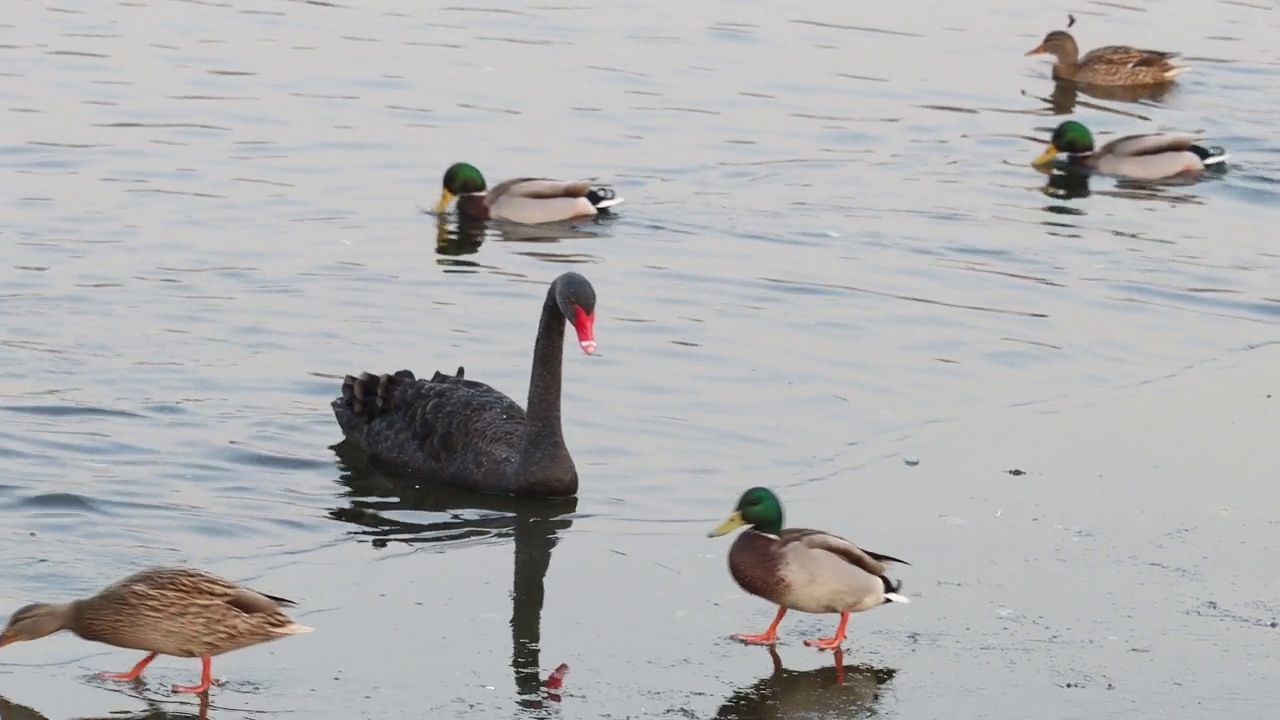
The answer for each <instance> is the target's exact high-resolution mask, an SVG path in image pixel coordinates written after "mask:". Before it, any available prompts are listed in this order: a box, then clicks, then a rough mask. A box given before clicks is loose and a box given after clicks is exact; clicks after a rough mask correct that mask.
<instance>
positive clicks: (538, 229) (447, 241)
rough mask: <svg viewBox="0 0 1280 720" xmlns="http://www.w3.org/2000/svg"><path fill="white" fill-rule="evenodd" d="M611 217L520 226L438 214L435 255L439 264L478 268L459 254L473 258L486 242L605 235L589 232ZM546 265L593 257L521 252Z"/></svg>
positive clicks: (477, 264)
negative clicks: (543, 261)
mask: <svg viewBox="0 0 1280 720" xmlns="http://www.w3.org/2000/svg"><path fill="white" fill-rule="evenodd" d="M611 217H612V216H609V215H600V216H597V217H595V218H590V219H589V221H587V222H573V221H566V222H558V223H544V224H541V225H521V224H520V223H512V222H502V221H486V220H476V219H475V218H470V217H466V216H461V217H458V218H457V219H456V222H454V223H452V224H451V223H450V221H449V217H448V216H445V215H440V216H437V217H436V218H435V222H436V254H437V255H443V256H445V257H442V258H440V260H439V262H440V264H445V265H453V266H459V265H460V266H473V267H478V266H479V263H476V262H474V261H470V260H462V259H461V256H463V255H474V254H475V253H478V252H480V246H482V245H484V243H485V242H486V241H493V242H515V243H545V244H550V243H557V242H559V241H561V240H571V239H585V238H600V237H604V236H605V234H606V233H604V232H603V231H593V230H592V228H601V229H602V226H604V225H606V224H608V223H609V222H610V221H611V220H610V218H611ZM523 254H526V255H530V256H533V257H537V258H539V259H543V260H547V261H549V262H589V261H590V260H591V259H592V258H593V256H591V255H587V254H583V253H568V252H562V253H552V252H546V251H539V252H532V251H530V252H526V253H523Z"/></svg>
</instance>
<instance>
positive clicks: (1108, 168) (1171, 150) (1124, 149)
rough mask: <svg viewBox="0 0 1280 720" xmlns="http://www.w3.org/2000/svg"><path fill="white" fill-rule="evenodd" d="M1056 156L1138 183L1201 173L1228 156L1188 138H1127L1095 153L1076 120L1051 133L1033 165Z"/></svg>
mask: <svg viewBox="0 0 1280 720" xmlns="http://www.w3.org/2000/svg"><path fill="white" fill-rule="evenodd" d="M1058 153H1067V160H1068V162H1070V163H1071V164H1073V165H1081V166H1084V167H1087V168H1089V169H1091V170H1096V171H1098V172H1100V173H1103V174H1106V175H1118V176H1121V177H1127V178H1134V179H1137V180H1159V179H1161V178H1167V177H1172V176H1174V175H1177V174H1179V173H1184V172H1200V171H1202V170H1204V169H1205V167H1206V166H1209V165H1217V164H1219V163H1222V162H1225V161H1226V160H1227V157H1228V155H1227V154H1226V151H1225V150H1223V149H1222V148H1220V147H1216V146H1215V147H1204V146H1203V145H1197V144H1195V138H1193V137H1192V136H1190V135H1168V134H1165V135H1161V134H1151V135H1129V136H1127V137H1122V138H1118V139H1116V140H1112V141H1111V142H1109V143H1107V144H1106V145H1103V146H1102V147H1101V148H1100V149H1098V150H1094V148H1093V133H1091V132H1089V128H1087V127H1085V126H1084V125H1082V124H1080V123H1078V122H1076V121H1075V120H1068V121H1066V122H1064V123H1062V124H1061V125H1059V126H1058V127H1057V129H1055V130H1054V131H1053V139H1052V140H1051V141H1050V142H1049V147H1048V148H1046V149H1045V151H1044V152H1043V153H1041V155H1040V157H1038V158H1036V159H1035V160H1034V161H1033V162H1032V164H1033V165H1044V164H1046V163H1050V162H1052V161H1053V159H1054V158H1055V157H1056V156H1057V155H1058Z"/></svg>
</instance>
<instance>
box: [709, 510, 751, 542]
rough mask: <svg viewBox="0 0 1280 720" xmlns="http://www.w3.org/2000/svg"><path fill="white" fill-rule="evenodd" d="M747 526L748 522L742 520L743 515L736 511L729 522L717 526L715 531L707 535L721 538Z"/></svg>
mask: <svg viewBox="0 0 1280 720" xmlns="http://www.w3.org/2000/svg"><path fill="white" fill-rule="evenodd" d="M746 524H747V521H746V520H743V519H742V513H740V512H738V511H737V510H735V511H734V512H733V514H732V515H730V516H729V519H728V520H725V521H724V522H722V523H720V524H719V525H718V526H716V529H715V530H712V531H711V532H709V533H707V537H720V536H721V535H724V534H726V533H731V532H733V531H734V530H737V529H738V528H740V527H742V526H743V525H746Z"/></svg>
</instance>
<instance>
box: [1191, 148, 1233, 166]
mask: <svg viewBox="0 0 1280 720" xmlns="http://www.w3.org/2000/svg"><path fill="white" fill-rule="evenodd" d="M1191 152H1193V153H1195V154H1196V156H1197V157H1199V158H1200V162H1202V163H1204V164H1205V165H1217V164H1218V163H1223V162H1226V161H1227V158H1228V157H1230V156H1229V155H1227V150H1226V148H1224V147H1222V146H1220V145H1213V146H1210V147H1205V146H1203V145H1192V146H1191Z"/></svg>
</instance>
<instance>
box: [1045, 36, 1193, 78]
mask: <svg viewBox="0 0 1280 720" xmlns="http://www.w3.org/2000/svg"><path fill="white" fill-rule="evenodd" d="M1044 54H1049V55H1053V56H1054V58H1056V59H1057V62H1055V63H1054V64H1053V79H1054V80H1070V81H1072V82H1077V83H1080V84H1082V85H1160V84H1162V83H1168V82H1172V81H1173V79H1174V78H1175V77H1177V76H1178V74H1179V73H1182V72H1185V71H1186V70H1188V69H1190V68H1188V67H1187V66H1185V65H1174V64H1173V63H1171V62H1169V61H1170V60H1172V59H1173V58H1175V57H1177V56H1178V53H1173V52H1164V51H1161V50H1141V49H1139V48H1135V47H1129V46H1128V45H1108V46H1106V47H1100V48H1097V49H1096V50H1090V51H1089V52H1088V53H1086V54H1085V56H1084V57H1080V47H1079V46H1078V45H1076V39H1075V38H1073V37H1071V33H1069V32H1066V31H1064V30H1054V31H1053V32H1051V33H1049V34H1048V35H1045V36H1044V40H1042V41H1040V44H1039V45H1037V46H1035V47H1034V48H1032V49H1031V50H1028V51H1027V55H1044Z"/></svg>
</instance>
